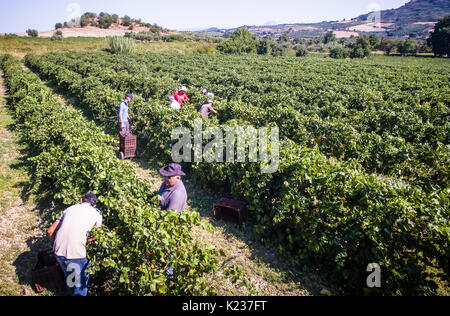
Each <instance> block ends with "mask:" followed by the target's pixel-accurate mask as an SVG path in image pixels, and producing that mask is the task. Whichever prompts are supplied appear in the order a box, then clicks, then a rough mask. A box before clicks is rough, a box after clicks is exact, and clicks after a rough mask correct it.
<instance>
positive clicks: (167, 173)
mask: <svg viewBox="0 0 450 316" xmlns="http://www.w3.org/2000/svg"><path fill="white" fill-rule="evenodd" d="M159 173H160V174H161V175H162V176H164V177H176V176H185V175H186V174H185V173H184V172H183V171H182V170H181V166H180V165H179V164H176V163H171V164H170V165H168V166H165V167H164V168H161V169H160V170H159Z"/></svg>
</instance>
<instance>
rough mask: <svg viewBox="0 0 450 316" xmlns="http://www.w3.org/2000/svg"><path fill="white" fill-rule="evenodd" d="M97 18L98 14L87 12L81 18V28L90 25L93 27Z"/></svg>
mask: <svg viewBox="0 0 450 316" xmlns="http://www.w3.org/2000/svg"><path fill="white" fill-rule="evenodd" d="M96 18H97V14H96V13H93V12H86V13H85V14H83V15H82V16H81V17H80V26H81V27H85V26H88V25H92V24H93V23H95V19H96Z"/></svg>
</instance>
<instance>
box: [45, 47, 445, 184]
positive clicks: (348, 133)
mask: <svg viewBox="0 0 450 316" xmlns="http://www.w3.org/2000/svg"><path fill="white" fill-rule="evenodd" d="M86 55H87V56H86ZM145 56H147V55H145ZM150 57H153V56H152V55H151V56H150ZM46 58H47V59H48V60H49V61H50V62H52V63H57V64H58V65H61V66H64V67H66V68H68V69H70V70H72V71H75V72H76V73H77V74H81V75H82V76H83V78H89V77H90V78H96V79H98V80H100V81H101V82H102V83H104V84H106V85H108V86H110V87H112V88H114V89H118V90H121V91H133V92H137V93H139V94H141V95H142V96H143V98H144V99H147V100H148V101H149V102H159V103H161V104H163V103H164V102H165V101H164V96H166V95H167V94H168V93H169V91H173V89H175V88H174V87H176V86H177V84H176V81H174V80H171V79H168V78H167V74H164V75H161V70H159V67H164V65H166V64H167V62H165V63H164V64H158V65H159V66H158V67H157V66H155V65H154V66H153V67H154V68H155V69H158V71H157V72H154V71H149V70H147V71H146V69H148V68H150V66H147V67H145V65H147V64H145V63H144V61H143V63H144V66H141V69H140V72H139V73H136V74H134V73H132V71H130V73H127V72H126V71H125V70H124V68H123V67H125V66H122V65H126V66H127V67H130V68H131V69H135V68H136V67H134V66H135V65H134V64H132V66H133V67H132V66H130V63H132V61H133V60H134V59H133V58H128V59H123V60H122V59H119V58H120V57H116V56H114V57H108V55H106V56H102V55H100V56H99V55H90V54H83V55H77V56H75V57H70V56H66V55H61V54H58V55H49V56H46ZM184 58H186V57H184ZM80 60H81V62H80ZM130 60H131V61H130ZM138 61H140V59H139V58H136V60H135V61H134V63H138ZM193 61H194V63H193V62H192V60H191V62H189V63H188V62H186V64H189V67H191V68H194V69H192V70H191V71H190V72H189V73H190V74H189V75H184V77H183V78H182V79H181V80H182V82H183V83H186V82H189V83H192V84H196V86H195V88H194V89H193V91H192V92H191V96H192V97H193V98H192V99H193V103H200V102H201V101H202V100H201V99H199V98H198V97H197V96H198V95H199V93H198V92H199V89H200V88H201V87H202V86H209V87H211V86H212V87H213V88H214V89H218V90H219V91H221V89H222V90H223V86H224V84H226V83H225V82H222V81H219V83H217V80H220V78H222V73H221V72H217V74H216V77H215V79H211V80H212V81H209V82H204V81H203V82H202V86H201V85H199V81H196V79H197V78H204V77H205V76H206V77H208V75H205V74H204V73H203V72H196V71H198V70H196V68H195V65H196V64H195V60H193ZM202 61H203V60H202ZM171 62H172V63H173V60H171ZM175 64H176V66H178V65H181V66H180V67H181V68H182V69H183V65H184V64H185V63H180V62H178V63H175ZM192 64H194V66H192ZM141 65H142V64H141ZM161 65H162V66H161ZM244 68H245V67H244ZM182 69H181V70H179V71H177V72H175V74H178V73H183V74H186V73H188V72H187V70H186V71H183V70H182ZM281 69H284V68H281ZM361 69H364V68H362V67H361ZM225 70H228V72H230V69H229V68H225ZM225 70H223V72H225ZM308 70H309V69H308ZM358 70H359V68H358ZM414 70H420V68H419V69H414ZM168 73H169V74H170V72H169V71H168ZM347 73H348V72H347ZM436 73H438V74H439V72H438V71H437V70H436ZM350 74H351V75H353V74H354V73H353V72H351V73H350ZM331 75H332V76H335V74H334V73H331ZM374 76H375V78H378V77H381V78H379V79H378V80H375V83H376V84H373V83H372V82H369V83H370V86H371V87H372V88H371V90H361V91H358V90H357V89H355V88H351V86H350V85H349V84H345V82H344V83H342V82H337V81H340V80H342V79H343V78H342V77H343V76H340V77H338V78H339V80H335V81H331V79H329V80H328V82H327V83H326V84H327V85H330V90H332V91H331V92H330V91H328V92H327V91H324V86H322V87H320V86H314V85H313V84H309V85H307V86H306V87H303V88H301V89H299V88H298V83H297V81H296V83H294V84H292V83H291V82H289V81H283V80H281V78H280V81H279V82H276V83H275V82H272V83H271V84H270V85H271V88H269V87H266V88H264V85H265V84H267V83H260V85H261V86H262V88H259V90H261V91H264V94H263V96H261V93H259V92H258V93H254V92H250V91H249V90H248V89H246V88H245V84H244V81H245V80H244V78H248V73H244V75H242V76H237V78H239V79H238V80H237V82H236V83H235V84H236V85H238V84H242V87H244V88H242V87H239V89H241V88H242V89H241V91H235V90H233V87H231V90H232V96H233V97H232V98H231V101H230V98H226V99H227V100H223V97H224V96H223V95H219V97H218V101H217V109H218V110H219V111H220V113H221V116H220V118H219V120H220V122H222V123H225V122H226V121H228V120H230V119H234V118H238V119H239V120H241V121H245V122H246V123H249V124H251V125H254V126H265V125H267V124H269V123H272V122H273V123H275V124H277V126H279V127H280V129H281V134H282V136H285V137H286V138H289V139H291V140H293V141H295V142H296V143H298V144H301V145H304V146H307V147H313V146H314V145H316V144H317V145H318V146H319V148H320V150H321V152H322V153H324V154H326V155H327V156H331V157H336V158H338V159H339V160H348V159H357V160H358V161H359V162H360V163H361V165H362V166H363V167H364V168H365V170H366V171H368V172H377V173H380V174H383V175H385V176H388V177H394V178H401V179H402V180H403V181H406V182H414V183H415V184H418V185H420V186H421V187H422V188H424V189H426V190H428V191H431V190H434V187H435V186H438V187H440V188H443V187H445V186H446V183H447V180H448V175H449V170H448V168H446V167H445V165H446V164H445V163H446V162H448V160H449V157H448V152H449V147H448V142H449V135H450V124H449V122H448V120H446V118H447V117H448V115H449V110H448V107H447V106H445V102H446V101H445V91H447V90H446V89H448V87H446V86H444V89H438V87H437V86H433V85H436V83H437V82H438V81H437V80H434V81H430V80H426V81H425V83H422V85H421V86H419V87H417V89H416V90H415V94H412V93H411V91H410V90H411V89H410V88H409V87H407V88H404V89H403V90H404V91H403V90H401V91H398V88H397V91H396V89H393V88H392V86H391V85H389V86H388V88H386V87H384V86H381V85H380V82H379V81H381V79H385V78H386V77H388V76H390V73H389V72H386V73H385V72H381V73H376V74H375V75H374ZM382 76H383V77H382ZM348 77H350V78H347V77H345V78H344V79H345V80H348V81H349V82H350V83H351V82H352V81H351V80H350V79H352V80H354V79H353V77H352V76H348ZM367 77H368V76H367ZM263 78H266V77H263ZM363 78H365V77H363ZM388 78H390V77H388ZM358 79H359V77H358ZM421 79H422V78H420V80H421ZM198 80H200V79H198ZM214 80H216V81H214ZM261 80H262V79H261ZM366 80H367V79H366ZM390 80H391V79H390ZM405 80H406V79H405ZM361 81H363V80H362V79H361ZM391 81H393V80H391ZM422 81H423V80H422ZM430 83H431V84H430ZM424 84H426V85H429V86H430V87H427V89H425V88H424V86H423V85H424ZM233 85H234V84H232V86H233ZM280 87H283V88H280ZM227 88H229V86H227ZM388 89H390V90H388ZM333 90H334V91H333ZM214 91H215V90H214ZM311 91H314V92H311ZM388 91H390V93H389V92H388ZM416 91H418V92H420V94H419V93H418V92H416ZM436 92H438V93H436ZM280 94H281V96H280ZM300 96H301V97H302V99H301V100H300V101H299V102H300V103H298V104H294V103H293V101H294V100H298V99H299V97H300ZM319 97H320V100H318V98H319ZM306 98H308V99H306ZM246 99H248V100H246ZM242 100H246V101H242ZM249 100H251V102H250V101H249ZM302 102H304V105H301V104H302ZM299 104H300V106H299Z"/></svg>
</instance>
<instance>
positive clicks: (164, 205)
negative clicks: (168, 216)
mask: <svg viewBox="0 0 450 316" xmlns="http://www.w3.org/2000/svg"><path fill="white" fill-rule="evenodd" d="M158 195H160V196H161V203H160V206H161V209H162V210H163V211H168V210H172V211H175V212H177V213H181V212H183V211H184V209H185V208H186V203H187V192H186V188H185V187H184V184H183V181H180V182H179V183H178V184H177V185H176V186H174V187H171V188H166V182H164V183H163V184H162V185H161V188H160V189H159V192H158Z"/></svg>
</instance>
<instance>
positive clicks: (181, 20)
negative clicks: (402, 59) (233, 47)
mask: <svg viewBox="0 0 450 316" xmlns="http://www.w3.org/2000/svg"><path fill="white" fill-rule="evenodd" d="M407 2H409V1H408V0H369V1H366V0H314V1H311V0H222V1H215V0H209V1H205V0H191V1H186V0H183V1H182V0H166V1H159V0H146V1H145V0H128V1H127V0H121V1H119V0H89V1H88V0H78V1H74V0H72V1H65V0H35V1H33V0H11V1H10V0H0V33H17V32H25V30H26V29H28V28H32V29H37V30H38V31H47V30H52V29H54V26H55V23H57V22H64V21H67V20H70V19H71V18H73V17H75V16H76V15H78V16H79V15H81V14H82V13H84V12H87V11H89V12H95V13H100V12H102V11H104V12H108V13H111V14H112V13H116V14H119V15H120V16H123V15H125V14H127V15H129V16H131V17H132V18H136V19H138V18H141V19H142V20H143V21H145V22H148V23H152V24H153V23H157V24H159V25H161V26H163V27H166V28H169V29H177V30H182V29H198V28H209V27H213V26H217V27H220V28H232V27H238V26H242V25H264V24H266V23H268V24H270V23H278V24H282V23H305V22H321V21H328V20H341V19H344V18H345V19H350V18H354V17H357V16H359V15H361V14H365V13H368V12H369V11H374V8H380V9H382V10H385V9H392V8H398V7H400V6H402V5H403V4H405V3H407Z"/></svg>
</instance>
